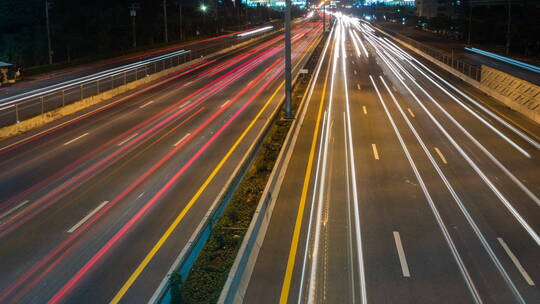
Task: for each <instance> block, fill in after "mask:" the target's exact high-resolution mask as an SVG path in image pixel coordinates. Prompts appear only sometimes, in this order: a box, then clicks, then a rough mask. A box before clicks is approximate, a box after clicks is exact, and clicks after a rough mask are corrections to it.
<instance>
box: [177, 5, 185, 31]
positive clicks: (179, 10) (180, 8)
mask: <svg viewBox="0 0 540 304" xmlns="http://www.w3.org/2000/svg"><path fill="white" fill-rule="evenodd" d="M176 4H177V5H178V16H179V17H178V18H179V19H180V20H179V22H178V23H179V24H180V41H181V40H183V38H184V31H183V29H182V2H180V1H177V2H176Z"/></svg>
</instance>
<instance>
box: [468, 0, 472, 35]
mask: <svg viewBox="0 0 540 304" xmlns="http://www.w3.org/2000/svg"><path fill="white" fill-rule="evenodd" d="M472 6H473V4H472V0H470V1H469V35H468V37H467V44H468V45H471V27H472Z"/></svg>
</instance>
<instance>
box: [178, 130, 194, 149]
mask: <svg viewBox="0 0 540 304" xmlns="http://www.w3.org/2000/svg"><path fill="white" fill-rule="evenodd" d="M190 135H191V133H188V134H186V135H184V137H182V138H180V140H179V141H177V142H176V143H175V144H174V146H175V147H176V146H178V145H179V144H180V143H181V142H183V141H184V140H185V139H186V138H187V137H188V136H190Z"/></svg>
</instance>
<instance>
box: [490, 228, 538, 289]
mask: <svg viewBox="0 0 540 304" xmlns="http://www.w3.org/2000/svg"><path fill="white" fill-rule="evenodd" d="M497 240H498V241H499V243H500V244H501V246H502V248H503V249H504V251H506V254H508V256H509V257H510V259H511V260H512V262H513V263H514V265H515V266H516V268H517V270H519V272H520V273H521V275H522V276H523V278H524V279H525V281H527V284H529V285H530V286H534V281H533V280H532V279H531V277H530V276H529V274H528V273H527V271H525V268H523V266H522V265H521V263H520V262H519V260H518V259H517V258H516V256H515V255H514V253H513V252H512V251H511V250H510V248H509V247H508V245H507V244H506V242H505V241H504V240H503V239H502V238H497Z"/></svg>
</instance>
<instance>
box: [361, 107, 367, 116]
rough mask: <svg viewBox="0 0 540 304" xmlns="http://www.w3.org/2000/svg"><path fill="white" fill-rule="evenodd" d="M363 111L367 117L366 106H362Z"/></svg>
mask: <svg viewBox="0 0 540 304" xmlns="http://www.w3.org/2000/svg"><path fill="white" fill-rule="evenodd" d="M362 111H364V115H367V109H366V106H362Z"/></svg>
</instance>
